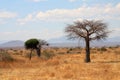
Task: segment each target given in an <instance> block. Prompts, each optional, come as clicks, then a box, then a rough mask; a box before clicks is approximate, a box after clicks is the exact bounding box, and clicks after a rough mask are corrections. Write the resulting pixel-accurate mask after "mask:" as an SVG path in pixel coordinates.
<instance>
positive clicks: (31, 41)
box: [25, 39, 39, 60]
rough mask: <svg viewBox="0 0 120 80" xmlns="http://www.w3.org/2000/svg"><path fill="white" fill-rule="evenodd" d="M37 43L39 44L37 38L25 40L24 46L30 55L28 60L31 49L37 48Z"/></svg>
mask: <svg viewBox="0 0 120 80" xmlns="http://www.w3.org/2000/svg"><path fill="white" fill-rule="evenodd" d="M38 44H39V41H38V40H37V39H29V40H27V41H26V42H25V48H26V49H30V50H31V52H30V57H29V59H30V60H31V57H32V51H33V50H34V49H37V46H38Z"/></svg>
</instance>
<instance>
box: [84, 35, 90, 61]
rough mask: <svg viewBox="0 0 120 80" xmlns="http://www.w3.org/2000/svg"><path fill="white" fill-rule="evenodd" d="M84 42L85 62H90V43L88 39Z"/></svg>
mask: <svg viewBox="0 0 120 80" xmlns="http://www.w3.org/2000/svg"><path fill="white" fill-rule="evenodd" d="M85 41H86V58H85V62H86V63H88V62H91V60H90V41H89V37H88V38H86V39H85Z"/></svg>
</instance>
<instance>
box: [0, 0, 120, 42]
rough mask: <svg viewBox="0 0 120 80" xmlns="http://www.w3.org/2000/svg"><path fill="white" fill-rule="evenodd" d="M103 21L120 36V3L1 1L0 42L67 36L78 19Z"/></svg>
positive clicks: (105, 0) (95, 0)
mask: <svg viewBox="0 0 120 80" xmlns="http://www.w3.org/2000/svg"><path fill="white" fill-rule="evenodd" d="M83 19H89V20H93V19H95V20H98V19H100V20H103V21H104V22H106V23H108V28H109V29H110V30H112V31H113V32H112V33H111V34H110V37H116V36H120V0H0V41H3V40H26V39H29V38H38V39H46V40H48V39H51V38H56V37H61V36H64V35H65V33H64V28H65V27H66V26H67V24H72V23H73V22H74V21H76V20H83Z"/></svg>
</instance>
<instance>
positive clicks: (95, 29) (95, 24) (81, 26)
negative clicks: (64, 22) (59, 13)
mask: <svg viewBox="0 0 120 80" xmlns="http://www.w3.org/2000/svg"><path fill="white" fill-rule="evenodd" d="M65 32H66V33H67V34H68V37H69V39H76V38H77V39H83V40H84V41H85V43H86V58H85V62H90V61H91V60H90V41H92V40H101V39H106V37H107V35H108V30H107V25H106V23H103V22H102V21H101V20H97V21H94V20H91V21H89V20H84V21H76V22H74V24H73V25H68V26H67V27H66V28H65Z"/></svg>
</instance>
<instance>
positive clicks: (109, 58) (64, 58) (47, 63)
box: [0, 47, 120, 80]
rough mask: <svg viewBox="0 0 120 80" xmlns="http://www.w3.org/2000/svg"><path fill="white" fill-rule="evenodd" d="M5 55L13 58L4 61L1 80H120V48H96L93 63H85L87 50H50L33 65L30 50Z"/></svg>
mask: <svg viewBox="0 0 120 80" xmlns="http://www.w3.org/2000/svg"><path fill="white" fill-rule="evenodd" d="M4 52H5V53H8V54H10V56H11V58H9V59H8V60H6V59H4V58H3V59H1V61H0V80H120V48H119V47H109V48H105V47H103V48H92V49H91V63H85V62H84V58H85V50H84V49H83V48H46V49H43V50H42V56H41V58H38V57H37V56H36V53H35V51H34V52H33V54H32V59H31V61H30V60H29V52H30V51H29V50H25V49H6V50H5V51H4ZM10 56H8V57H10ZM0 57H2V56H0Z"/></svg>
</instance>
